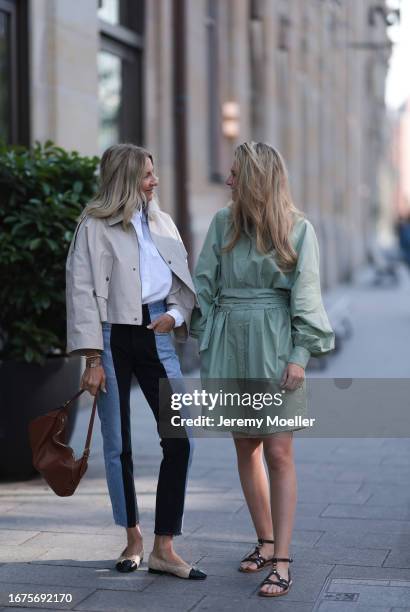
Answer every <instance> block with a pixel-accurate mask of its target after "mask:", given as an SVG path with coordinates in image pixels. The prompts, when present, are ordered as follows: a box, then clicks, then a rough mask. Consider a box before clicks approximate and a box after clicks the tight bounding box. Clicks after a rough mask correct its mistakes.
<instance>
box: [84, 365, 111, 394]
mask: <svg viewBox="0 0 410 612" xmlns="http://www.w3.org/2000/svg"><path fill="white" fill-rule="evenodd" d="M80 388H81V389H86V390H87V391H89V392H90V393H91V395H94V396H95V395H96V394H97V391H98V389H100V388H101V391H104V393H107V389H106V388H105V372H104V368H103V367H102V365H99V366H94V367H93V368H90V367H88V366H87V367H86V368H85V370H84V373H83V375H82V378H81V385H80Z"/></svg>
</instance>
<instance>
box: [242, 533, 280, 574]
mask: <svg viewBox="0 0 410 612" xmlns="http://www.w3.org/2000/svg"><path fill="white" fill-rule="evenodd" d="M274 543H275V540H264V539H263V538H258V543H257V545H256V546H255V550H254V551H253V552H251V553H250V554H249V555H248V556H247V557H245V558H244V559H242V561H241V563H244V562H246V561H249V562H250V563H255V565H256V569H250V568H249V567H241V566H239V567H238V570H239V571H240V572H243V573H244V574H254V573H255V572H260V571H261V570H263V568H264V567H265V566H266V565H268V564H270V563H272V560H273V557H271V558H270V559H265V557H262V555H261V553H260V549H261V547H262V546H263V544H274Z"/></svg>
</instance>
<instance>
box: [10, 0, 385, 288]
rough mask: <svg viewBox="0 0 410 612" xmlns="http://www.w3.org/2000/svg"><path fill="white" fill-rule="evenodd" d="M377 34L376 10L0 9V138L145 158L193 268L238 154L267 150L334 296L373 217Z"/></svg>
mask: <svg viewBox="0 0 410 612" xmlns="http://www.w3.org/2000/svg"><path fill="white" fill-rule="evenodd" d="M388 20H389V13H388V11H387V9H386V7H385V5H384V2H383V1H382V0H379V1H377V0H360V2H358V1H357V0H145V1H144V0H74V1H73V0H15V1H13V0H0V79H1V85H2V90H3V92H6V93H7V92H8V93H7V95H5V94H3V95H0V135H1V136H2V137H3V138H6V139H8V141H9V142H25V143H29V142H34V141H35V140H40V141H44V140H47V139H51V140H53V141H55V142H56V143H57V144H58V145H60V146H63V147H66V148H68V149H76V150H79V151H80V152H81V153H84V154H96V153H97V154H98V153H101V152H102V150H103V149H104V148H105V147H106V146H109V145H110V144H112V143H115V142H121V141H129V142H134V143H136V144H143V145H144V146H146V147H147V148H149V149H150V150H151V151H152V152H153V154H154V157H155V163H156V168H157V171H158V173H159V176H160V188H159V196H160V200H161V204H162V206H163V208H164V209H166V210H168V211H169V212H170V213H172V214H173V216H174V217H175V219H176V221H177V223H178V225H179V226H180V229H181V233H182V235H183V237H184V239H185V241H186V243H187V245H188V247H189V250H190V251H191V253H192V261H195V258H196V255H197V254H198V251H199V249H200V246H201V242H202V239H203V236H204V233H205V232H206V229H207V227H208V225H209V222H210V219H211V216H212V215H213V214H214V213H215V212H216V210H218V209H219V208H220V207H221V206H224V205H225V204H226V203H227V202H228V200H229V190H228V189H227V188H226V187H225V185H224V179H225V177H226V175H227V173H228V171H229V168H230V164H231V158H232V153H233V150H234V148H235V146H236V145H237V144H239V143H240V142H243V141H244V140H249V139H252V140H264V141H267V142H269V143H271V144H273V145H274V146H275V147H277V148H278V149H279V150H280V151H281V152H282V154H283V156H284V158H285V160H286V162H287V164H288V168H289V174H290V181H291V187H292V192H293V197H294V201H295V204H296V205H297V206H298V207H299V208H301V209H302V210H304V211H305V213H306V214H307V216H308V218H309V219H311V221H312V222H313V223H314V225H315V227H316V229H317V233H318V236H319V240H320V244H321V253H322V264H321V272H322V282H323V285H324V287H325V288H331V287H333V286H335V285H337V284H338V283H339V282H343V281H348V280H349V278H350V277H351V275H352V273H353V272H354V270H355V268H356V267H358V266H360V264H361V263H363V262H364V260H365V258H366V245H367V243H368V241H369V239H370V237H371V235H372V232H373V231H374V228H375V223H376V219H377V214H378V208H379V206H380V202H379V199H380V197H379V193H380V185H379V169H380V164H381V163H382V161H383V158H384V156H385V150H386V142H385V138H384V136H383V125H384V122H385V107H384V81H385V76H386V71H387V63H388V58H389V55H390V46H389V42H388V38H387V33H386V25H387V23H388ZM25 31H27V32H28V39H27V37H26V38H25V40H28V44H27V45H25V43H24V40H23V39H24V32H25ZM17 84H19V85H18V86H17ZM4 85H5V87H4ZM13 101H14V102H13ZM10 126H12V127H10Z"/></svg>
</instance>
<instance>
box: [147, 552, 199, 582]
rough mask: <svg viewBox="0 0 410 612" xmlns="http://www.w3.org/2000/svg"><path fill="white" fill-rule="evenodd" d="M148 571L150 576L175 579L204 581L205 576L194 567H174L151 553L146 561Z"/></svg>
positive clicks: (173, 564) (174, 565)
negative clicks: (173, 577) (169, 576)
mask: <svg viewBox="0 0 410 612" xmlns="http://www.w3.org/2000/svg"><path fill="white" fill-rule="evenodd" d="M148 571H149V572H150V573H151V574H169V575H171V576H176V577H177V578H185V579H188V580H205V578H206V574H205V572H203V571H202V570H200V569H199V568H197V567H194V566H189V565H188V566H187V565H176V564H175V563H170V562H169V561H163V559H159V558H158V557H156V556H155V555H154V554H153V553H151V554H150V556H149V559H148Z"/></svg>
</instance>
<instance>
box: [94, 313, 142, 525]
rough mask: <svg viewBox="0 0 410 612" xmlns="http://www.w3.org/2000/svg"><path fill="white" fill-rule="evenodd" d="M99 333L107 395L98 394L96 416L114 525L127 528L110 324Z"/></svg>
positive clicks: (103, 326) (118, 402)
mask: <svg viewBox="0 0 410 612" xmlns="http://www.w3.org/2000/svg"><path fill="white" fill-rule="evenodd" d="M102 330H103V339H104V351H103V353H102V363H103V368H104V372H105V375H106V389H107V393H103V392H102V391H101V392H100V394H99V399H98V416H99V417H100V421H101V433H102V436H103V450H104V461H105V470H106V476H107V485H108V491H109V494H110V498H111V504H112V511H113V515H114V521H115V523H116V524H117V525H121V526H122V527H127V511H126V503H125V493H124V482H123V477H122V466H121V453H122V436H121V414H120V399H119V393H118V385H117V378H116V376H115V370H114V363H113V360H112V354H111V343H110V337H111V324H110V323H107V322H105V323H103V324H102ZM137 518H138V509H137Z"/></svg>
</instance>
